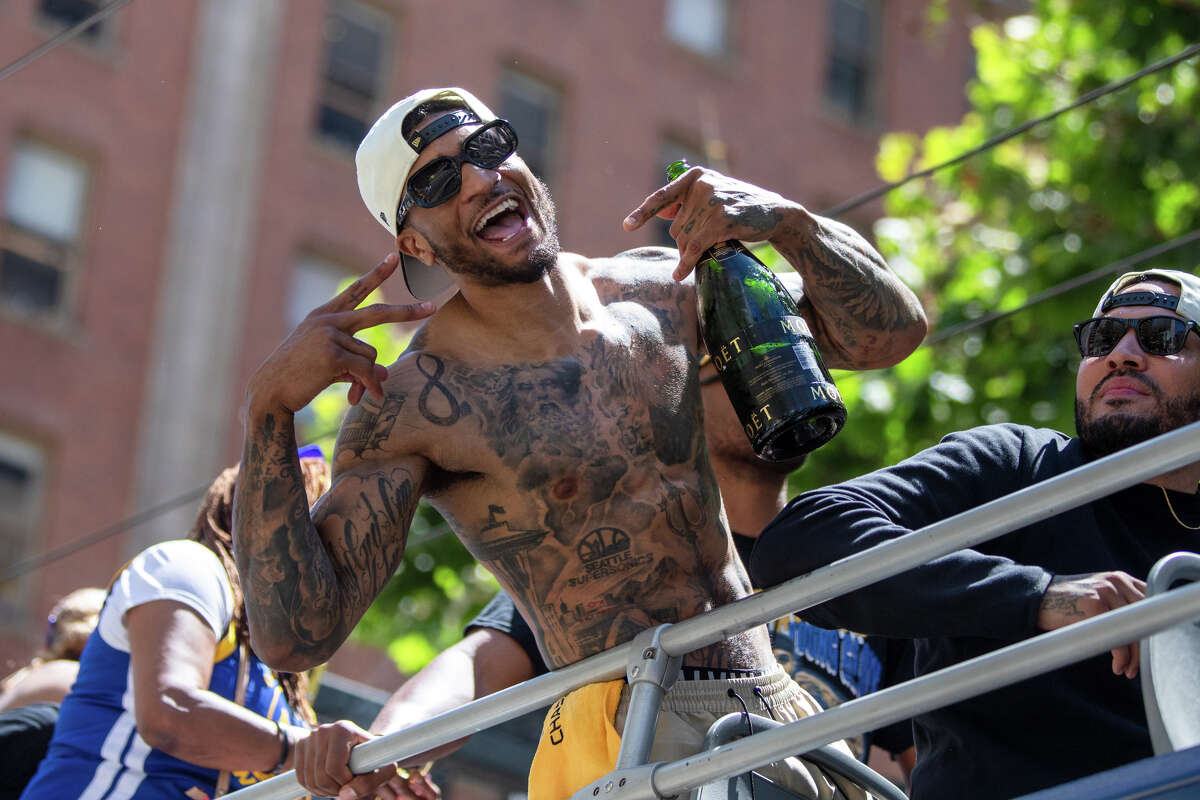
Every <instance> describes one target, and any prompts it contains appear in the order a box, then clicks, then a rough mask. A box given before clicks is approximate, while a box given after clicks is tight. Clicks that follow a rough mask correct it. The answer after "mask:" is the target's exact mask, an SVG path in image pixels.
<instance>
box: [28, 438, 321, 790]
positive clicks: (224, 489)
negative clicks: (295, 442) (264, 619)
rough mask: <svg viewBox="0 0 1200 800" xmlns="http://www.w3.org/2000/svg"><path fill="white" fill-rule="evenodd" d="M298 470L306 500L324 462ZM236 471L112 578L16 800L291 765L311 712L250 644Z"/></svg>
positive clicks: (292, 679)
mask: <svg viewBox="0 0 1200 800" xmlns="http://www.w3.org/2000/svg"><path fill="white" fill-rule="evenodd" d="M300 469H301V473H302V476H303V483H304V488H305V492H306V494H307V496H308V501H309V503H310V504H311V503H312V502H315V501H316V499H317V498H318V497H320V496H321V495H322V494H323V493H324V492H325V491H326V490H327V489H328V488H329V466H328V465H327V464H326V463H325V461H324V459H322V458H301V459H300ZM237 471H238V468H237V467H230V468H229V469H226V470H224V471H223V472H222V473H221V474H220V475H219V476H218V477H217V479H216V480H215V481H214V482H213V484H212V486H211V487H209V490H208V493H207V494H206V495H205V497H204V501H203V503H202V504H201V508H200V513H199V514H198V516H197V517H196V522H195V525H194V526H193V527H192V530H191V532H190V533H189V535H188V536H187V538H186V539H179V540H174V541H168V542H160V543H159V544H156V545H153V546H151V547H149V548H147V549H146V550H144V551H142V552H141V553H140V554H138V555H137V556H136V557H134V559H133V560H132V561H130V562H129V563H128V564H127V565H125V566H124V567H122V568H121V569H120V570H119V571H118V572H117V575H116V577H115V578H114V579H113V582H112V585H111V587H110V589H109V593H108V597H107V599H106V600H105V603H104V608H103V610H102V611H101V612H100V621H99V624H98V625H97V628H96V631H95V633H93V634H92V636H91V637H90V638H89V640H88V643H87V645H86V646H85V647H84V650H83V655H82V656H81V658H80V664H79V676H78V678H77V680H76V682H75V685H74V686H73V687H72V689H71V692H70V693H69V694H68V695H67V696H66V698H65V699H64V700H63V703H62V709H61V712H60V715H59V720H58V725H57V727H56V729H55V732H54V737H53V739H52V740H51V742H50V749H49V752H48V753H47V755H46V758H45V759H44V760H43V761H42V763H41V765H40V766H39V768H38V771H37V774H36V775H35V776H34V778H33V780H32V781H31V782H30V783H29V785H28V786H27V787H26V788H25V792H24V793H23V794H22V795H21V796H22V797H23V798H43V797H62V798H67V797H88V798H95V800H116V798H121V799H122V800H125V799H126V798H128V799H129V800H160V799H161V800H167V798H171V800H178V798H184V797H187V798H191V799H192V800H207V798H211V797H217V796H220V795H222V794H224V793H225V792H227V791H232V790H234V789H237V788H239V787H242V786H246V785H249V784H252V783H256V782H258V781H260V780H264V779H266V778H267V777H269V776H270V775H271V774H272V773H275V772H279V771H282V770H284V769H289V768H290V767H291V765H292V760H293V757H292V754H293V752H294V746H295V743H296V742H297V741H298V740H299V739H302V738H304V737H305V736H307V735H308V729H309V727H310V726H312V725H313V724H315V722H316V718H315V715H314V714H313V710H312V706H311V704H310V703H309V700H308V697H307V692H306V688H307V687H306V681H305V676H304V675H303V674H293V673H285V672H275V671H273V670H271V669H270V668H268V667H267V666H266V665H265V664H263V663H262V661H261V660H260V659H259V658H258V656H257V655H256V654H255V653H254V652H253V651H252V650H251V648H250V633H249V627H248V624H247V621H246V611H245V607H244V603H243V600H242V592H241V587H240V582H239V577H238V570H237V566H236V564H235V562H234V559H233V544H232V539H231V538H230V533H229V531H230V530H231V529H232V527H233V520H232V514H233V493H234V485H235V483H236V480H237Z"/></svg>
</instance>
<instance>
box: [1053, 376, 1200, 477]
mask: <svg viewBox="0 0 1200 800" xmlns="http://www.w3.org/2000/svg"><path fill="white" fill-rule="evenodd" d="M1121 374H1124V373H1119V372H1115V373H1113V376H1117V375H1121ZM1143 381H1144V382H1145V383H1146V386H1148V387H1149V388H1150V390H1151V392H1152V393H1153V395H1154V397H1155V399H1156V400H1157V401H1158V408H1157V410H1156V411H1155V412H1151V413H1149V414H1132V413H1122V412H1121V411H1120V409H1119V407H1118V409H1117V410H1114V411H1112V412H1110V413H1108V414H1106V415H1104V416H1103V417H1100V418H1099V419H1091V418H1089V417H1088V415H1087V408H1086V407H1085V406H1084V404H1083V402H1082V401H1080V399H1079V398H1078V397H1076V398H1075V431H1076V433H1077V434H1078V436H1079V440H1080V441H1081V442H1082V443H1083V446H1084V449H1086V450H1087V451H1088V453H1090V454H1091V455H1092V456H1094V457H1096V458H1100V457H1101V456H1107V455H1111V454H1112V453H1115V452H1117V451H1118V450H1124V449H1125V448H1127V447H1132V446H1133V445H1135V444H1141V443H1142V442H1144V441H1146V440H1148V439H1153V438H1154V437H1155V436H1161V435H1162V434H1164V433H1167V432H1169V431H1173V430H1175V429H1176V428H1182V427H1183V426H1184V425H1188V424H1190V423H1192V422H1196V421H1197V420H1200V390H1198V391H1195V392H1193V393H1191V394H1189V395H1185V396H1183V397H1177V398H1170V399H1168V398H1167V397H1166V396H1165V395H1164V394H1163V392H1162V390H1161V389H1160V388H1159V387H1158V385H1157V384H1156V383H1154V382H1152V381H1150V380H1149V379H1147V378H1144V377H1143ZM1102 385H1103V381H1102V382H1101V383H1100V384H1097V386H1096V390H1094V391H1093V394H1095V391H1098V390H1099V388H1100V386H1102Z"/></svg>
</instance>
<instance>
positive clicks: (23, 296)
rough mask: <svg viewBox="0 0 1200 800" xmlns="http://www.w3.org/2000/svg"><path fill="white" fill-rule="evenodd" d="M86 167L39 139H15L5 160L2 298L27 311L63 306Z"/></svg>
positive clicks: (79, 222) (76, 239)
mask: <svg viewBox="0 0 1200 800" xmlns="http://www.w3.org/2000/svg"><path fill="white" fill-rule="evenodd" d="M87 185H88V169H87V165H86V164H85V163H84V162H83V161H81V160H80V159H78V158H76V157H74V156H71V155H68V154H66V153H64V152H62V151H60V150H56V149H54V148H52V147H49V146H47V145H44V144H42V143H40V142H36V141H31V140H25V141H18V143H17V146H16V149H15V150H14V153H13V158H12V162H11V163H10V164H9V169H8V181H7V185H6V186H5V192H4V220H3V224H2V225H0V303H3V304H4V305H6V306H8V307H10V308H16V309H18V310H20V311H22V312H25V313H31V314H37V315H43V316H45V315H54V314H57V313H59V312H61V311H62V310H63V309H64V308H65V301H66V296H67V288H68V287H67V283H68V280H69V278H70V277H71V274H72V273H73V272H74V271H75V269H76V262H77V261H78V259H79V253H78V242H79V237H80V231H81V229H82V225H83V211H84V203H85V200H86V196H87Z"/></svg>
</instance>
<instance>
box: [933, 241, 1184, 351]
mask: <svg viewBox="0 0 1200 800" xmlns="http://www.w3.org/2000/svg"><path fill="white" fill-rule="evenodd" d="M1195 241H1200V228H1197V229H1196V230H1193V231H1192V232H1191V233H1185V234H1183V235H1182V236H1178V237H1176V238H1174V239H1172V240H1171V241H1169V242H1163V243H1162V244H1156V245H1154V246H1153V247H1148V248H1146V249H1145V250H1142V251H1141V252H1140V253H1134V254H1133V255H1131V256H1127V257H1126V258H1122V259H1121V260H1120V261H1114V262H1112V263H1111V264H1106V265H1105V266H1103V267H1099V268H1097V269H1094V270H1092V271H1091V272H1087V273H1084V274H1083V275H1080V276H1078V277H1075V278H1071V279H1070V280H1066V281H1063V282H1062V283H1060V284H1058V285H1056V286H1051V287H1050V288H1049V289H1045V290H1043V291H1041V292H1038V293H1037V294H1035V295H1034V296H1033V297H1031V298H1029V299H1028V300H1026V301H1025V302H1024V303H1022V304H1021V305H1019V306H1017V307H1016V308H1012V309H1009V310H1008V311H993V312H991V313H988V314H984V315H983V316H981V317H978V318H976V319H972V320H968V321H967V322H960V323H959V324H957V325H951V326H950V327H948V328H945V329H942V330H937V331H934V332H933V333H931V334H930V335H929V336H927V337H926V338H925V341H924V342H922V343H921V346H922V347H931V346H933V345H935V344H937V343H938V342H943V341H945V340H946V339H949V338H951V337H954V336H958V335H960V334H963V333H966V332H967V331H971V330H974V329H975V328H980V327H983V326H984V325H990V324H991V323H993V322H996V321H997V320H1001V319H1004V318H1005V317H1011V316H1012V315H1013V314H1018V313H1020V312H1022V311H1024V310H1026V309H1027V308H1030V307H1032V306H1036V305H1037V304H1038V303H1042V302H1045V301H1046V300H1049V299H1050V298H1052V297H1058V296H1059V295H1060V294H1065V293H1066V292H1069V291H1071V290H1072V289H1077V288H1079V287H1080V286H1084V285H1086V284H1089V283H1091V282H1092V281H1095V280H1099V279H1100V278H1103V277H1105V276H1107V275H1115V274H1117V273H1118V272H1125V271H1126V270H1128V269H1129V268H1130V267H1136V266H1137V265H1138V264H1141V263H1143V262H1146V261H1149V260H1150V259H1152V258H1155V257H1156V256H1160V255H1162V254H1163V253H1169V252H1171V251H1172V250H1177V249H1179V248H1180V247H1183V246H1184V245H1187V244H1191V243H1192V242H1195Z"/></svg>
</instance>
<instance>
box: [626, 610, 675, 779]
mask: <svg viewBox="0 0 1200 800" xmlns="http://www.w3.org/2000/svg"><path fill="white" fill-rule="evenodd" d="M670 627H671V626H670V625H659V626H658V627H657V628H648V629H646V630H644V631H642V632H641V633H639V634H638V635H637V636H635V637H634V639H633V647H632V648H630V654H629V666H628V667H627V669H626V672H625V677H626V679H627V680H628V681H629V703H628V706H627V708H626V712H625V730H623V731H622V732H621V751H620V755H618V756H617V769H628V768H630V767H636V766H640V765H642V764H645V763H646V761H647V760H648V759H649V758H650V748H651V747H652V746H653V745H654V730H655V728H656V727H657V725H658V711H659V709H660V708H661V707H662V701H663V698H664V697H665V696H666V694H667V690H668V689H670V688H671V687H672V686H673V685H675V681H676V679H677V678H678V677H679V668H680V665H681V664H682V663H683V659H682V657H680V656H671V655H668V654H667V651H665V650H663V646H662V634H663V631H665V630H667V628H670Z"/></svg>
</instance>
